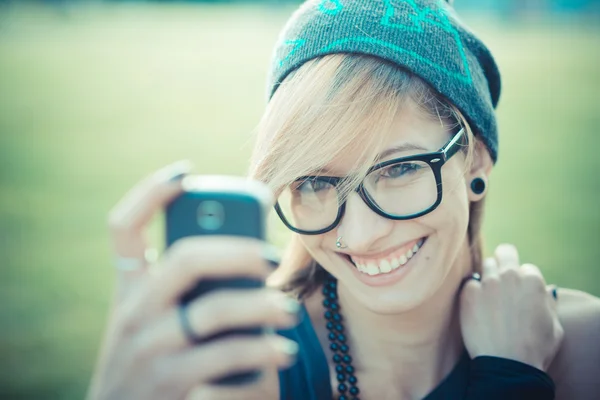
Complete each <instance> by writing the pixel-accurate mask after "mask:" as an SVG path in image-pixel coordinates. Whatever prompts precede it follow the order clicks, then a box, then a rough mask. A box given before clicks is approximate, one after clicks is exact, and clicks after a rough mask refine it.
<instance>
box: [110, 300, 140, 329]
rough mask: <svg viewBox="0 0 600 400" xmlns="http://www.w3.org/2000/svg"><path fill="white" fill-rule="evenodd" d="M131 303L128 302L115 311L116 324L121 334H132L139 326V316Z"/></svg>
mask: <svg viewBox="0 0 600 400" xmlns="http://www.w3.org/2000/svg"><path fill="white" fill-rule="evenodd" d="M134 309H135V307H134V306H133V304H131V303H128V304H125V305H123V306H122V307H120V308H119V309H118V310H117V311H116V316H115V320H116V324H117V326H118V330H119V332H120V333H121V335H122V336H133V335H135V334H136V333H137V332H138V331H139V330H140V328H141V325H142V320H141V317H140V316H139V315H138V313H136V312H135V311H134Z"/></svg>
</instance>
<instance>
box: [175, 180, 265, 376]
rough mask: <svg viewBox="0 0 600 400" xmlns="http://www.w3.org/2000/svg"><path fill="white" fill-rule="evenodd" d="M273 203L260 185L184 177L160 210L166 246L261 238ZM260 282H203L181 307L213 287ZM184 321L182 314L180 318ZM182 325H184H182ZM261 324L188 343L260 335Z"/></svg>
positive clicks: (246, 286) (256, 285) (252, 285)
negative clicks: (188, 240)
mask: <svg viewBox="0 0 600 400" xmlns="http://www.w3.org/2000/svg"><path fill="white" fill-rule="evenodd" d="M272 202H273V199H272V195H271V191H270V190H269V189H268V188H267V187H266V186H265V185H263V184H261V183H260V182H256V181H250V180H247V179H244V178H238V177H231V176H189V177H186V178H185V179H184V181H183V192H182V193H181V195H179V196H178V197H177V198H176V199H174V200H173V201H172V202H171V203H170V204H169V205H168V206H167V208H166V213H165V217H166V245H167V247H170V246H171V245H173V244H174V243H175V242H176V241H177V240H180V239H183V238H187V237H194V236H215V235H220V236H235V237H246V238H250V239H257V240H263V241H264V240H265V229H266V226H265V225H266V216H267V213H268V210H269V209H270V208H271V204H272ZM263 286H264V281H262V280H259V279H255V278H254V279H253V278H248V277H231V278H226V279H204V280H200V281H198V282H197V283H196V285H195V286H194V287H193V288H192V289H191V290H189V291H188V292H186V293H185V294H184V295H183V296H182V297H181V306H182V307H184V308H185V307H187V305H188V304H189V303H190V302H192V301H193V300H195V299H197V298H199V297H200V296H203V295H205V294H207V293H209V292H212V291H214V290H218V289H257V288H260V287H263ZM183 318H185V316H183ZM184 323H185V322H184ZM264 328H265V327H264V326H253V327H244V328H239V329H231V330H225V331H221V332H217V333H215V334H214V335H212V336H210V337H204V338H203V337H199V336H197V335H195V334H194V333H193V332H188V336H190V340H191V341H193V342H195V343H198V344H199V343H204V342H210V341H212V340H216V339H219V338H225V337H227V336H232V335H260V334H262V333H263V332H264ZM258 374H259V373H258V371H253V372H248V373H244V374H236V375H231V376H228V377H224V378H222V379H219V380H218V381H216V383H220V384H241V383H247V382H250V381H253V380H255V379H256V378H257V377H258Z"/></svg>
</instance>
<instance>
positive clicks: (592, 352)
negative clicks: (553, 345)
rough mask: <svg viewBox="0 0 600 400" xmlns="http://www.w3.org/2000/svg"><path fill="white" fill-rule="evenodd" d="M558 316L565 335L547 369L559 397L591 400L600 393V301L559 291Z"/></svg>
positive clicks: (571, 291)
mask: <svg viewBox="0 0 600 400" xmlns="http://www.w3.org/2000/svg"><path fill="white" fill-rule="evenodd" d="M558 316H559V319H560V322H561V324H562V326H563V329H564V332H565V335H564V339H563V342H562V344H561V347H560V349H559V351H558V353H557V355H556V357H555V359H554V361H553V362H552V365H551V366H550V368H549V370H548V373H549V374H550V376H551V377H552V378H553V379H554V382H555V383H556V398H557V399H558V400H560V399H582V400H585V399H592V398H594V396H596V395H597V393H598V391H600V381H599V380H598V376H600V345H599V340H600V299H599V298H597V297H594V296H592V295H590V294H588V293H585V292H581V291H578V290H572V289H562V288H560V289H559V290H558Z"/></svg>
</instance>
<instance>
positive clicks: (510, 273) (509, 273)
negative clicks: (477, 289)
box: [500, 268, 521, 282]
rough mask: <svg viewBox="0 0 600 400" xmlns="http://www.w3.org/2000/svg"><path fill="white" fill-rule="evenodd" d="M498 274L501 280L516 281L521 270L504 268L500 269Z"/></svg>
mask: <svg viewBox="0 0 600 400" xmlns="http://www.w3.org/2000/svg"><path fill="white" fill-rule="evenodd" d="M500 276H501V278H502V279H503V280H507V281H509V282H516V281H518V280H519V279H520V278H521V272H520V271H519V270H518V269H517V268H504V269H503V270H501V271H500Z"/></svg>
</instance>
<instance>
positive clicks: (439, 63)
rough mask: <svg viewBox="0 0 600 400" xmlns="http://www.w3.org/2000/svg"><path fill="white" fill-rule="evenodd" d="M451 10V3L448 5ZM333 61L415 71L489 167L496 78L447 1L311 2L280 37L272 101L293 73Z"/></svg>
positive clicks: (494, 144)
mask: <svg viewBox="0 0 600 400" xmlns="http://www.w3.org/2000/svg"><path fill="white" fill-rule="evenodd" d="M450 3H451V2H450ZM333 53H358V54H365V55H371V56H376V57H379V58H382V59H384V60H387V61H389V62H392V63H394V64H396V65H399V66H401V67H403V68H406V69H408V70H410V71H412V72H413V73H414V74H416V75H418V76H419V77H421V78H422V79H424V80H425V81H426V82H428V83H429V84H430V85H431V86H432V87H433V88H435V89H436V90H437V91H438V92H439V93H441V94H442V95H443V96H444V97H446V98H447V99H449V100H450V101H451V102H452V103H453V104H454V105H456V106H457V107H458V108H459V109H460V110H461V112H462V113H463V114H464V115H465V117H466V118H467V120H468V122H469V124H470V125H471V126H472V127H473V129H474V131H475V134H476V135H478V136H479V137H480V138H481V139H482V140H483V142H484V143H485V144H486V145H487V147H488V149H489V151H490V154H491V156H492V159H493V160H494V162H495V161H496V160H497V156H498V132H497V127H496V116H495V113H494V109H495V108H496V105H497V104H498V99H499V97H500V73H499V71H498V67H497V66H496V63H495V62H494V59H493V57H492V55H491V53H490V51H489V50H488V49H487V47H486V46H485V45H484V44H483V43H482V42H481V41H480V40H479V39H478V38H477V37H476V36H475V35H474V34H473V33H472V32H470V31H469V30H468V29H467V27H466V26H465V25H464V24H463V23H462V22H461V21H460V20H459V19H458V17H457V16H456V13H455V11H454V9H453V8H452V6H451V4H449V3H448V2H447V1H444V0H311V1H307V2H305V3H304V4H302V5H301V6H300V8H299V9H298V10H297V11H296V12H295V13H294V15H292V17H291V18H290V20H289V21H288V23H287V24H286V26H285V28H284V29H283V31H282V33H281V36H280V40H279V42H278V44H277V46H276V48H275V53H274V59H273V64H272V67H271V71H270V74H269V79H268V84H269V87H268V91H269V98H271V97H272V96H273V94H274V93H275V91H276V90H277V87H278V86H279V84H280V83H281V82H283V80H284V79H285V78H286V76H288V74H289V73H290V72H292V71H293V70H295V69H296V68H298V67H300V66H301V65H302V64H303V63H305V62H306V61H308V60H310V59H313V58H315V57H319V56H323V55H326V54H333Z"/></svg>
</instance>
